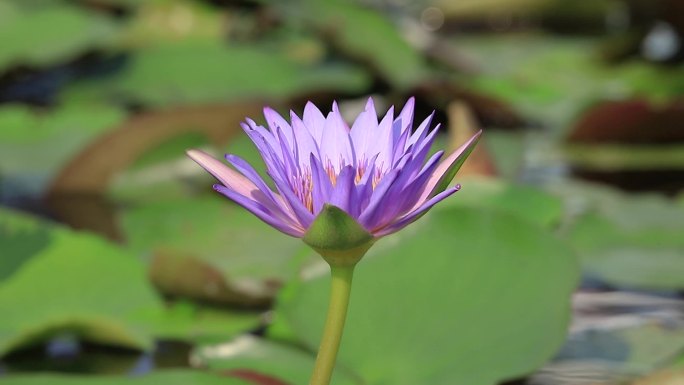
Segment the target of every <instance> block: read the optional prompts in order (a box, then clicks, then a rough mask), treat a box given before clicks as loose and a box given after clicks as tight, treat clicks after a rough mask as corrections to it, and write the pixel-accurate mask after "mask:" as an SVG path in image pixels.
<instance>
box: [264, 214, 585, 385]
mask: <svg viewBox="0 0 684 385" xmlns="http://www.w3.org/2000/svg"><path fill="white" fill-rule="evenodd" d="M325 271H326V269H323V270H322V272H323V273H324V272H325ZM577 278H578V275H577V266H576V261H575V257H574V254H573V253H572V252H571V251H570V249H569V248H568V247H567V246H566V245H565V244H564V243H563V242H561V241H559V240H557V239H556V238H555V237H553V236H552V235H551V234H549V233H548V232H546V231H544V230H542V229H541V228H540V227H539V226H536V225H531V224H529V223H528V222H527V221H525V220H522V219H519V218H518V217H516V216H513V215H508V214H504V213H501V212H497V211H490V210H482V209H480V210H476V209H472V208H442V209H439V210H436V211H433V212H432V213H431V215H429V216H427V217H425V218H424V219H421V221H420V222H418V223H417V224H414V225H412V226H411V227H409V228H407V229H405V230H404V231H403V232H401V233H399V234H396V235H394V236H390V237H388V238H386V239H385V240H383V241H380V242H379V243H378V244H377V245H376V246H375V247H374V248H373V249H371V251H370V252H369V254H368V256H367V257H366V258H365V259H364V260H363V261H361V263H360V264H359V266H358V268H357V273H356V277H355V287H354V288H353V291H352V300H351V305H350V310H349V318H348V322H347V325H348V326H347V329H346V331H345V335H344V338H343V341H342V347H341V351H340V358H339V360H338V363H339V364H340V365H342V367H344V368H346V369H348V370H349V371H351V372H353V373H355V374H356V375H357V376H358V378H360V379H361V381H362V382H363V383H365V384H370V385H374V384H378V385H379V384H395V385H403V384H407V385H408V384H412V385H413V384H426V383H431V384H444V383H463V384H470V385H485V384H495V383H497V382H499V381H501V380H504V379H510V378H515V377H518V376H522V375H524V374H526V373H529V372H530V371H532V370H534V369H536V368H538V367H540V366H541V365H542V364H543V363H544V362H545V361H547V360H548V359H549V358H551V357H552V355H553V354H554V353H555V352H556V350H557V349H558V348H559V347H560V346H561V344H562V342H563V340H564V337H565V333H566V330H567V326H568V321H569V310H570V306H569V300H570V294H571V293H572V291H573V289H574V287H575V284H576V282H577ZM328 285H329V279H328V278H327V274H324V275H319V276H318V277H316V278H313V279H310V280H305V281H301V282H294V283H292V284H291V285H290V286H289V287H288V288H287V289H286V290H285V291H284V293H283V295H282V296H281V297H280V301H279V302H278V306H277V308H276V325H275V326H276V327H277V328H278V329H279V330H281V331H282V330H288V329H289V330H290V332H291V333H292V335H291V337H294V338H296V339H297V340H299V341H301V343H303V344H304V345H305V346H306V347H307V348H309V349H311V350H315V349H316V348H317V344H318V341H319V339H320V336H321V332H322V326H323V318H324V316H325V312H324V309H325V308H326V303H327V293H328ZM492 363H496V365H493V364H492Z"/></svg>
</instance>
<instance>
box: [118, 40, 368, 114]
mask: <svg viewBox="0 0 684 385" xmlns="http://www.w3.org/2000/svg"><path fill="white" fill-rule="evenodd" d="M255 63H258V65H255ZM119 76H120V78H118V80H117V82H116V85H115V87H116V89H117V92H120V93H123V94H124V95H126V96H128V97H129V98H131V99H133V100H135V101H137V102H141V103H145V104H150V105H168V104H181V103H182V104H198V103H208V102H217V101H226V100H232V99H237V98H240V99H243V100H244V99H245V98H246V99H249V98H263V97H268V98H281V97H289V96H292V95H295V94H299V95H301V94H305V93H309V92H316V91H328V90H335V91H337V92H343V93H357V92H361V91H363V90H365V89H366V88H367V87H368V86H369V82H370V79H369V78H368V76H367V75H366V73H365V72H364V71H363V70H361V69H360V68H358V67H355V66H352V65H349V64H344V63H326V64H324V65H314V66H311V65H308V66H307V65H303V64H302V63H299V62H297V61H296V60H293V59H290V58H288V57H287V56H285V55H284V54H283V55H274V54H273V47H270V46H267V45H263V44H262V45H259V44H252V45H249V46H238V45H234V46H230V45H225V44H223V43H222V42H220V41H211V40H207V41H204V40H202V41H189V42H188V41H183V42H178V43H173V44H159V45H156V46H153V47H148V48H146V49H145V50H144V51H143V52H139V53H138V54H137V55H136V56H135V57H134V58H133V60H132V63H131V65H130V67H129V68H127V69H126V70H124V71H123V72H122V73H121V74H120V75H119Z"/></svg>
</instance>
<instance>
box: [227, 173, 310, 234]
mask: <svg viewBox="0 0 684 385" xmlns="http://www.w3.org/2000/svg"><path fill="white" fill-rule="evenodd" d="M214 190H216V191H218V192H220V193H221V194H223V195H225V196H226V197H228V198H229V199H231V200H232V201H234V202H235V203H237V204H239V205H240V206H242V207H244V208H245V209H247V210H249V212H251V213H252V214H254V215H255V216H256V217H257V218H259V219H261V220H262V221H264V222H266V223H267V224H269V225H271V226H273V227H275V228H276V229H278V230H280V231H281V232H283V233H285V234H288V235H291V236H293V237H298V238H301V237H302V236H304V230H303V229H300V228H295V227H293V226H290V225H287V224H285V223H283V222H282V221H281V220H279V219H278V218H276V217H275V216H274V215H273V214H272V213H271V212H270V211H269V210H268V209H267V208H266V207H265V206H264V205H262V204H261V203H259V202H256V201H253V200H251V199H249V198H247V197H245V196H243V195H240V194H238V193H237V192H235V191H234V190H231V189H229V188H227V187H225V186H222V185H219V184H217V185H214Z"/></svg>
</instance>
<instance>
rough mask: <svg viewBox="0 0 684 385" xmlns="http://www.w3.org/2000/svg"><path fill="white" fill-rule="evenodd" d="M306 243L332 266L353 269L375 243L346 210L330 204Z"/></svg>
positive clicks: (307, 237) (314, 223)
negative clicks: (351, 267)
mask: <svg viewBox="0 0 684 385" xmlns="http://www.w3.org/2000/svg"><path fill="white" fill-rule="evenodd" d="M302 240H303V241H304V242H305V243H306V244H307V245H309V246H311V248H312V249H314V250H315V251H316V252H317V253H319V254H320V255H321V256H322V257H323V259H325V261H326V262H328V264H330V265H331V266H353V265H355V264H356V263H357V262H358V261H359V260H361V258H362V257H363V256H364V255H365V254H366V252H367V251H368V249H369V248H370V247H371V246H372V245H373V243H374V242H375V238H374V237H373V235H372V234H371V233H369V232H368V231H367V230H366V229H364V228H363V226H361V225H360V224H359V223H358V222H357V221H356V220H354V218H352V217H351V216H349V214H347V213H346V212H344V211H343V210H342V209H340V208H338V207H336V206H333V205H330V204H326V205H324V206H323V209H322V210H321V212H320V213H319V214H318V215H317V216H316V219H314V221H313V223H312V224H311V227H309V229H308V230H307V232H306V234H304V237H303V238H302Z"/></svg>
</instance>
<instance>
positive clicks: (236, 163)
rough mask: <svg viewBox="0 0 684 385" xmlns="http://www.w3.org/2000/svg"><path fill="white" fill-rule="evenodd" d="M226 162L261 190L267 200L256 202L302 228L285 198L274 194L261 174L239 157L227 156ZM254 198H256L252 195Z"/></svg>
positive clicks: (285, 220) (287, 221)
mask: <svg viewBox="0 0 684 385" xmlns="http://www.w3.org/2000/svg"><path fill="white" fill-rule="evenodd" d="M226 160H227V161H228V162H230V163H231V165H233V167H235V169H236V170H238V171H239V172H241V173H242V174H243V175H245V176H246V177H247V178H249V179H250V180H251V181H252V182H253V183H254V184H255V185H256V186H257V187H258V188H259V191H260V194H263V195H264V198H267V199H254V200H259V201H260V202H261V203H262V204H263V205H264V206H266V208H268V209H269V211H271V212H272V213H274V214H276V215H278V217H279V218H280V219H282V220H283V221H284V222H286V223H290V224H296V225H298V226H300V227H301V224H299V222H297V219H296V218H295V215H294V212H292V210H290V209H289V207H288V206H287V204H286V203H285V201H284V200H283V198H282V197H281V196H280V195H278V194H276V193H274V192H273V191H272V190H271V189H270V188H269V187H268V185H267V184H266V182H264V180H263V179H262V178H261V175H259V173H258V172H257V171H256V170H255V169H254V168H253V167H252V166H251V165H250V164H249V163H247V162H246V161H245V160H244V159H242V158H240V157H239V156H236V155H232V154H227V155H226ZM252 198H256V197H255V196H254V195H252Z"/></svg>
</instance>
